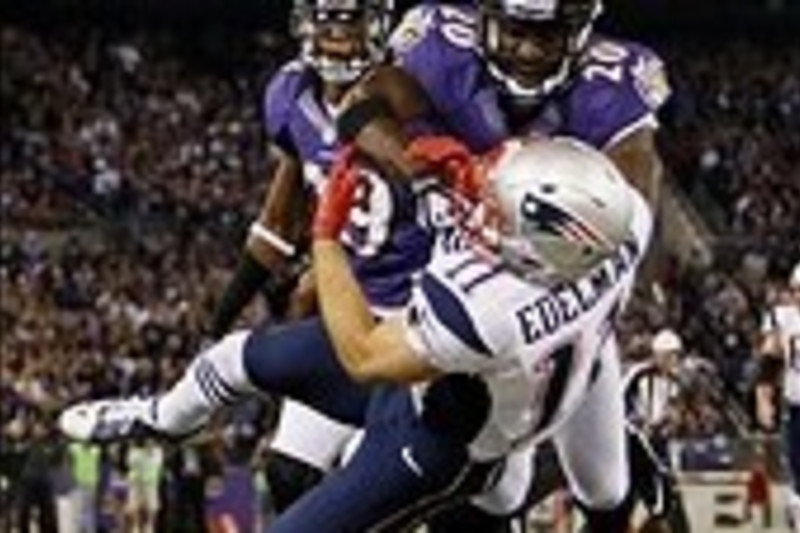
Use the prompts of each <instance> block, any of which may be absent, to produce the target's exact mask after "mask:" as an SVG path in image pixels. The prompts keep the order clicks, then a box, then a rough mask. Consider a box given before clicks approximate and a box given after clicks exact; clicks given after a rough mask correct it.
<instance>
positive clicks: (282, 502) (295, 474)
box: [265, 451, 325, 514]
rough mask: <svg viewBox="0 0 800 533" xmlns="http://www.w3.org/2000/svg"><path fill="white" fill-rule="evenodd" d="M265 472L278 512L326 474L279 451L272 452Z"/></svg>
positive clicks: (273, 504)
mask: <svg viewBox="0 0 800 533" xmlns="http://www.w3.org/2000/svg"><path fill="white" fill-rule="evenodd" d="M265 473H266V477H267V484H268V486H269V490H270V494H271V495H272V506H273V508H274V509H275V512H276V513H278V514H280V513H282V512H283V511H285V510H286V509H288V508H289V507H290V506H291V505H292V504H293V503H294V502H295V501H297V500H298V499H300V497H301V496H302V495H303V494H305V493H306V492H308V491H309V490H310V489H311V488H313V487H314V486H316V485H317V484H319V482H320V481H322V478H323V477H324V475H325V473H324V472H323V471H322V470H320V469H319V468H317V467H315V466H313V465H310V464H308V463H306V462H304V461H301V460H299V459H295V458H294V457H291V456H289V455H286V454H284V453H281V452H279V451H272V452H271V453H270V456H269V457H268V459H267V466H266V472H265Z"/></svg>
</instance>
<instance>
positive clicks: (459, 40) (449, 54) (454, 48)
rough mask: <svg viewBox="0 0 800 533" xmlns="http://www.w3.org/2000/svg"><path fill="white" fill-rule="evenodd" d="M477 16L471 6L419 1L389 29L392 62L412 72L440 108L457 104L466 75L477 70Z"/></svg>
mask: <svg viewBox="0 0 800 533" xmlns="http://www.w3.org/2000/svg"><path fill="white" fill-rule="evenodd" d="M476 32H477V17H476V12H475V9H474V8H473V7H471V6H462V5H448V4H422V5H419V6H416V7H414V8H412V9H410V10H409V11H408V12H407V13H406V14H405V16H404V17H403V19H402V20H401V21H400V23H399V24H398V25H397V26H396V28H395V30H394V31H393V32H392V36H391V37H390V39H389V47H390V49H391V51H392V56H393V58H394V60H395V62H396V63H397V64H398V65H400V66H401V67H403V69H404V70H406V71H407V72H409V73H410V74H411V75H413V76H414V77H415V78H416V79H417V80H418V81H419V83H420V84H421V85H422V87H423V88H424V89H425V91H426V92H427V93H428V96H429V98H430V99H431V100H432V101H433V103H434V104H435V105H436V107H437V108H439V109H440V110H449V109H451V108H453V107H456V106H458V104H459V103H461V100H462V98H461V96H460V95H462V94H466V93H464V90H465V89H467V90H468V89H469V87H470V86H471V83H470V82H469V79H470V77H474V76H476V75H477V73H478V72H479V71H480V69H479V68H478V66H479V65H480V64H481V62H480V60H479V59H478V56H477V48H476V35H477V33H476Z"/></svg>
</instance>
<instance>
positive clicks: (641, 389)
mask: <svg viewBox="0 0 800 533" xmlns="http://www.w3.org/2000/svg"><path fill="white" fill-rule="evenodd" d="M650 351H651V357H650V358H649V359H647V360H646V361H643V362H641V363H637V364H634V365H633V366H631V367H630V368H628V370H627V371H626V373H625V377H624V379H623V387H624V394H625V409H626V414H627V418H628V423H629V426H630V427H629V430H630V431H629V432H630V433H631V434H636V433H637V432H638V433H640V434H641V435H642V437H643V438H640V439H638V440H637V444H638V445H637V446H634V447H633V448H632V449H631V461H632V466H633V469H634V472H635V471H636V470H637V466H636V465H637V464H644V465H656V468H658V469H659V470H660V471H661V472H662V475H658V476H645V478H644V479H638V480H637V479H634V483H637V484H644V486H643V487H640V488H639V490H638V492H639V493H640V494H645V495H647V496H649V497H645V499H644V501H645V504H646V505H647V506H648V508H650V511H651V513H650V514H651V516H652V517H653V521H654V522H659V523H661V524H662V527H661V528H653V529H652V530H653V531H671V532H672V533H679V532H687V531H689V523H688V518H687V516H686V511H685V509H684V507H683V502H682V500H681V498H680V493H679V492H678V491H677V490H675V487H674V486H673V485H674V483H673V481H672V480H673V477H674V476H673V473H672V471H673V469H672V465H671V461H670V458H669V440H670V437H671V436H672V434H673V431H674V429H675V423H676V422H677V419H676V415H677V412H676V410H675V405H676V403H677V402H678V400H679V397H680V393H681V385H680V381H679V367H680V354H681V353H682V352H683V343H682V342H681V338H680V337H679V336H678V335H677V334H676V333H675V332H674V331H672V330H671V329H662V330H661V331H659V332H658V333H657V334H656V335H655V336H654V337H653V340H652V342H651V345H650ZM651 467H652V466H651ZM647 479H653V480H655V484H653V485H648V481H647ZM664 480H669V481H668V482H667V483H666V484H662V483H661V482H663V481H664ZM666 526H668V527H666ZM643 530H644V528H643ZM648 530H649V529H648Z"/></svg>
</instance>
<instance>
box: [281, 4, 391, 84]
mask: <svg viewBox="0 0 800 533" xmlns="http://www.w3.org/2000/svg"><path fill="white" fill-rule="evenodd" d="M393 7H394V0H294V8H293V10H292V33H293V35H294V36H295V37H296V38H297V39H299V41H300V47H301V50H300V56H301V58H302V60H303V61H304V62H306V63H307V64H309V65H311V67H312V68H313V69H314V70H315V71H316V72H317V73H318V74H319V76H320V77H321V78H322V80H323V81H325V82H326V83H333V84H349V83H352V82H354V81H355V80H357V79H358V78H359V77H360V76H361V75H362V74H363V73H364V72H366V71H367V70H368V69H369V68H370V67H371V66H373V65H375V64H376V63H380V62H381V61H383V58H384V55H385V51H386V40H387V39H388V36H389V33H390V31H391V24H392V12H393Z"/></svg>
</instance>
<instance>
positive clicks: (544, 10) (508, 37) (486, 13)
mask: <svg viewBox="0 0 800 533" xmlns="http://www.w3.org/2000/svg"><path fill="white" fill-rule="evenodd" d="M478 6H479V13H480V16H479V25H478V30H479V31H478V35H479V48H480V50H481V52H482V53H483V55H484V57H485V59H486V62H487V65H488V68H489V71H490V72H491V74H492V75H493V76H494V77H495V78H497V79H498V80H499V81H500V82H501V83H502V84H503V87H504V89H505V90H506V92H507V93H509V94H510V95H511V96H512V97H514V98H515V99H516V100H517V101H520V102H521V103H527V104H535V103H537V102H539V101H540V100H541V99H542V98H544V97H545V96H547V95H548V94H551V93H552V92H554V91H555V90H557V89H558V88H560V87H562V86H563V85H564V84H565V83H566V82H567V81H568V80H569V78H570V75H571V74H572V72H573V70H574V68H575V65H576V63H577V60H578V57H579V56H580V54H581V53H582V52H583V51H584V49H585V47H586V44H587V42H588V40H589V35H590V34H591V31H592V26H593V24H594V21H595V20H596V19H597V17H598V16H600V13H601V12H602V10H603V6H602V2H601V0H478Z"/></svg>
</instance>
